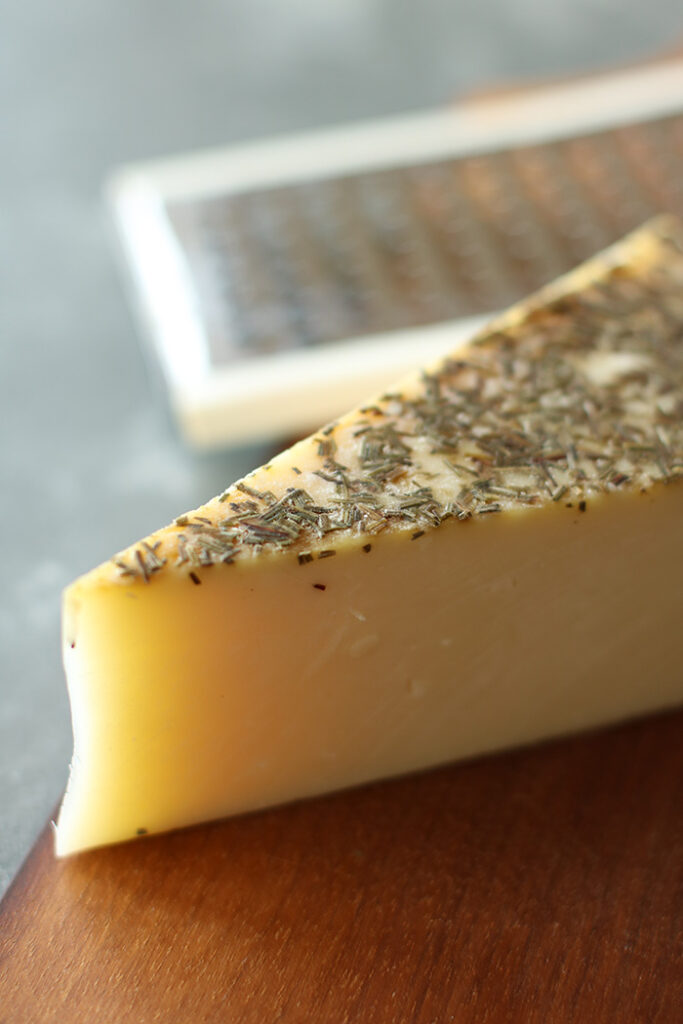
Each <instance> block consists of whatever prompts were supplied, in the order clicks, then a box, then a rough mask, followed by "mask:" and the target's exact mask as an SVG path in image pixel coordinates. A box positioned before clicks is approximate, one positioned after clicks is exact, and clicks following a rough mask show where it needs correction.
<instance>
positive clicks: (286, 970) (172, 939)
mask: <svg viewBox="0 0 683 1024" xmlns="http://www.w3.org/2000/svg"><path fill="white" fill-rule="evenodd" d="M682 1008H683V714H680V713H679V714H674V715H668V716H662V717H658V718H654V719H650V720H648V721H645V722H640V723H637V724H631V725H626V726H622V727H620V728H618V729H614V730H611V731H609V732H604V733H601V734H595V735H591V736H584V737H581V738H577V739H571V740H566V741H563V742H561V743H554V744H551V745H547V746H544V747H540V748H536V749H532V750H525V751H521V752H516V753H512V754H507V755H504V756H499V757H492V758H487V759H484V760H480V761H478V762H473V763H469V764H465V765H460V766H455V767H450V768H446V769H442V770H438V771H435V772H430V773H428V774H425V775H421V776H415V777H412V778H406V779H402V780H399V781H397V782H391V783H385V784H378V785H373V786H368V787H366V788H364V789H361V790H356V791H354V792H349V793H344V794H341V795H337V796H333V797H328V798H325V799H319V800H313V801H310V802H307V803H302V804H299V805H295V806H292V807H288V808H284V809H280V810H274V811H270V812H267V813H262V814H258V815H252V816H250V817H244V818H241V819H234V820H232V821H228V822H223V823H220V824H216V825H212V826H207V827H202V828H196V829H192V830H189V831H186V832H182V833H176V834H173V835H169V836H162V837H155V838H150V839H144V840H141V841H139V842H136V843H130V844H127V845H123V846H119V847H115V848H110V849H106V850H100V851H96V852H93V853H88V854H83V855H81V856H79V857H75V858H72V859H71V860H67V861H61V862H60V861H56V860H54V858H53V855H52V841H51V835H50V831H49V829H46V831H45V833H44V834H43V836H42V837H41V838H40V840H39V842H38V843H37V845H36V847H35V849H34V850H33V852H32V854H31V855H30V857H29V859H28V861H27V862H26V864H25V866H24V868H23V869H22V871H21V873H20V875H19V877H18V878H17V880H16V881H15V883H14V885H13V886H12V888H11V889H10V891H9V893H8V894H7V896H6V898H5V901H4V903H3V904H2V906H1V907H0V1021H2V1024H27V1022H33V1021H36V1022H41V1024H51V1022H59V1024H77V1022H84V1024H85V1022H87V1024H99V1022H107V1024H108V1022H116V1024H128V1022H130V1024H133V1022H135V1024H148V1022H156V1021H163V1022H180V1021H182V1022H192V1024H199V1022H208V1021H216V1022H218V1021H220V1022H221V1024H224V1022H238V1024H243V1022H244V1024H246V1022H249V1024H251V1022H253V1024H268V1022H274V1021H285V1022H302V1024H303V1022H307V1024H308V1022H314V1021H315V1022H330V1024H342V1022H347V1021H348V1022H351V1021H358V1022H363V1024H371V1022H380V1021H381V1022H416V1024H431V1022H438V1024H441V1022H447V1021H455V1022H458V1024H460V1022H475V1021H476V1022H477V1024H481V1022H499V1021H500V1022H506V1021H510V1022H513V1021H515V1022H516V1021H520V1022H524V1024H534V1022H537V1021H538V1022H539V1024H540V1022H543V1024H547V1022H555V1021H561V1022H574V1021H575V1022H581V1024H586V1022H590V1024H596V1022H601V1021H605V1022H609V1024H620V1022H628V1024H638V1022H648V1024H649V1022H662V1024H673V1022H674V1021H678V1020H681V1019H683V1009H682Z"/></svg>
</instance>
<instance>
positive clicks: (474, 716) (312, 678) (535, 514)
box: [56, 220, 683, 855]
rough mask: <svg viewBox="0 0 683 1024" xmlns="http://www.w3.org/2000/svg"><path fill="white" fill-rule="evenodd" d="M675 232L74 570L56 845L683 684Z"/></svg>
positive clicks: (560, 726)
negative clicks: (70, 734) (70, 736)
mask: <svg viewBox="0 0 683 1024" xmlns="http://www.w3.org/2000/svg"><path fill="white" fill-rule="evenodd" d="M682 239H683V233H681V229H680V228H679V227H678V226H677V225H676V224H674V223H672V222H671V221H668V220H663V221H660V222H658V223H655V224H653V225H652V226H650V227H649V228H646V229H643V230H642V231H641V232H640V233H636V234H635V235H633V236H632V237H631V238H630V239H627V240H626V241H625V242H624V243H622V244H621V246H619V247H616V248H615V249H614V250H611V251H610V252H609V253H608V254H606V255H605V256H603V257H601V258H599V259H596V260H594V261H591V263H589V264H587V265H586V266H585V267H584V268H582V269H581V270H580V271H577V272H575V273H574V274H573V275H569V276H568V277H567V278H565V279H563V280H562V281H561V282H558V283H557V284H556V285H554V286H552V287H551V288H550V289H546V290H545V291H544V292H542V293H541V294H540V295H539V296H538V297H536V298H535V299H534V300H531V301H529V302H527V303H525V304H522V305H521V306H519V307H516V308H515V309H514V310H513V311H512V312H511V313H510V314H508V315H507V316H506V317H504V318H502V319H501V320H499V321H498V322H497V323H496V324H495V325H493V326H492V328H491V330H490V331H488V332H486V333H484V334H483V335H481V336H479V337H478V338H477V339H475V340H474V341H473V343H472V345H471V346H470V347H469V348H468V349H467V350H465V351H464V352H463V351H459V352H458V353H457V359H458V362H457V363H452V362H451V363H450V364H446V366H445V367H437V368H432V369H431V370H430V372H429V374H428V375H427V377H426V378H421V377H416V378H414V379H411V380H409V381H405V382H402V383H401V385H400V387H398V388H396V389H394V390H393V391H392V392H391V393H390V394H388V395H385V396H382V397H380V398H378V399H377V400H376V401H375V402H373V403H370V405H369V406H366V407H364V408H363V410H356V411H355V412H353V413H350V414H349V416H347V417H345V418H344V419H343V420H341V421H340V422H339V423H337V424H335V425H332V426H331V427H330V428H328V429H327V430H324V431H321V432H320V433H318V434H316V435H315V436H314V437H313V438H309V439H307V440H306V441H303V442H301V443H300V444H299V445H296V446H295V447H294V448H292V449H290V450H289V451H287V452H284V453H283V454H282V455H280V456H278V457H277V458H276V459H274V460H273V461H272V462H271V463H270V464H268V465H267V466H265V467H262V468H261V469H259V470H257V471H256V472H255V473H253V474H252V475H251V476H250V477H248V478H247V479H246V480H245V481H244V482H243V484H242V485H238V486H237V487H236V488H233V489H231V490H230V491H229V492H226V493H225V494H224V495H222V496H221V497H220V498H216V499H214V500H213V501H211V502H209V504H208V505H206V506H204V507H203V508H202V509H199V510H197V512H195V513H190V514H188V516H187V517H181V519H180V521H179V522H177V523H176V524H173V525H172V526H170V527H167V528H165V529H164V530H161V531H159V532H158V533H157V534H154V535H153V536H152V537H150V538H148V539H147V541H146V542H142V543H141V544H140V545H137V546H134V547H133V548H131V549H130V550H129V551H127V552H124V553H122V554H121V555H120V556H118V557H117V559H116V560H114V561H112V562H109V563H105V564H104V565H103V566H100V567H99V568H98V569H96V570H94V571H93V572H92V573H90V574H88V575H86V576H84V577H82V578H81V579H79V580H77V581H76V582H75V583H74V584H72V586H71V587H70V588H69V589H68V590H67V592H66V595H65V603H64V657H65V665H66V672H67V679H68V686H69V694H70V699H71V706H72V715H73V725H74V742H75V746H74V757H73V763H72V770H71V777H70V780H69V785H68V789H67V794H66V796H65V799H64V803H63V806H62V809H61V813H60V816H59V821H58V823H57V829H56V848H57V853H58V854H60V855H64V854H69V853H72V852H75V851H77V850H81V849H85V848H88V847H92V846H97V845H101V844H104V843H110V842H116V841H120V840H125V839H129V838H132V837H134V836H135V835H137V834H142V833H143V832H144V833H152V832H160V831H164V830H168V829H174V828H178V827H181V826H184V825H189V824H192V823H196V822H201V821H205V820H210V819H214V818H218V817H222V816H225V815H228V814H234V813H239V812H243V811H249V810H253V809H256V808H260V807H264V806H268V805H272V804H277V803H281V802H285V801H289V800H293V799H297V798H301V797H305V796H309V795H311V794H315V793H322V792H327V791H330V790H334V789H337V788H341V787H345V786H351V785H355V784H358V783H362V782H364V781H368V780H371V779H377V778H385V777H389V776H392V775H397V774H400V773H404V772H408V771H413V770H416V769H422V768H426V767H429V766H431V765H435V764H439V763H441V762H444V761H450V760H454V759H457V758H463V757H469V756H472V755H476V754H480V753H484V752H488V751H493V750H498V749H501V748H504V747H507V746H511V745H514V744H521V743H529V742H533V741H536V740H539V739H542V738H545V737H550V736H555V735H559V734H563V733H568V732H573V731H575V730H579V729H583V728H587V727H593V726H597V725H601V724H604V723H608V722H611V721H615V720H618V719H622V718H625V717H628V716H631V715H636V714H641V713H643V712H646V711H651V710H655V709H661V708H666V707H670V706H673V705H675V704H676V703H678V702H680V701H681V700H683V669H682V668H681V666H683V629H681V625H682V623H683V595H682V579H683V572H682V570H683V529H682V528H681V526H682V523H683V480H682V479H681V477H682V474H683V428H682V423H681V420H682V418H683V343H682V342H681V338H682V337H683V254H682V250H683V245H682ZM615 268H616V269H615ZM564 297H569V298H570V299H571V302H570V304H569V306H567V305H566V304H565V305H563V302H564ZM576 301H578V302H579V307H580V308H579V309H578V312H577V309H576V308H574V307H573V305H572V303H575V302H576ZM620 305H621V306H623V307H624V308H623V309H622V310H621V312H620V308H619V307H620ZM596 309H598V312H597V313H596ZM591 325H592V326H591ZM591 331H592V334H591ZM447 442H448V443H447ZM319 474H322V475H319ZM240 486H241V487H242V489H241V490H240V489H239V488H240ZM288 488H291V489H296V490H289V491H288ZM273 531H275V533H274V532H273ZM278 531H279V532H278ZM223 558H228V559H229V563H228V564H224V563H223V562H222V561H221V559H223Z"/></svg>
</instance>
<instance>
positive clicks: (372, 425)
mask: <svg viewBox="0 0 683 1024" xmlns="http://www.w3.org/2000/svg"><path fill="white" fill-rule="evenodd" d="M682 478H683V226H682V225H681V224H680V223H678V222H677V221H675V220H674V219H673V218H668V217H664V218H658V219H657V220H655V221H653V222H650V223H649V224H647V225H645V226H644V227H643V228H641V229H639V230H638V231H637V232H634V233H633V234H632V235H630V236H629V237H627V238H626V239H625V240H623V241H622V242H620V243H618V244H617V245H616V246H614V247H612V248H611V249H609V250H607V252H605V253H604V254H602V255H601V256H598V257H595V258H594V259H593V260H591V261H589V262H588V263H586V264H584V265H583V266H582V267H580V268H579V269H578V270H576V271H574V272H572V273H571V274H569V275H567V276H566V277H564V278H561V279H560V280H558V281H557V282H555V283H554V284H552V285H550V286H548V287H547V288H545V289H543V290H542V291H540V292H539V293H537V294H536V295H535V296H534V297H532V298H531V299H529V300H526V301H525V302H523V303H520V304H519V305H518V306H515V307H513V308H512V309H511V310H510V311H509V312H508V313H507V314H505V315H503V316H502V317H500V318H499V319H497V320H495V321H494V322H493V323H492V324H491V325H490V326H489V327H488V328H487V329H485V330H484V331H482V332H481V333H480V334H479V335H477V336H476V337H475V338H473V339H472V341H471V342H470V343H469V344H468V345H467V346H465V347H462V348H460V349H459V350H458V351H457V352H455V353H454V354H452V355H451V356H450V357H448V358H446V359H444V360H443V361H441V362H440V363H439V364H437V365H436V366H434V367H431V368H429V369H427V370H426V371H424V372H422V373H421V374H419V375H414V376H412V377H410V378H408V379H406V380H405V381H403V382H402V383H401V384H400V385H399V386H397V387H396V388H394V389H392V390H391V391H390V392H387V393H386V394H383V395H381V396H380V397H378V398H377V399H376V400H374V401H372V402H371V403H369V404H367V405H365V406H362V407H361V408H360V409H357V410H355V411H354V412H352V413H350V414H348V415H347V416H346V417H344V418H343V419H341V420H339V421H338V422H335V423H331V424H329V425H327V426H326V427H324V428H323V429H322V430H320V431H319V432H318V433H316V434H314V435H312V436H311V437H309V438H307V439H305V440H304V441H302V442H300V443H299V444H297V445H295V446H294V447H293V448H291V449H289V450H288V451H287V452H284V453H282V454H281V455H279V456H278V457H277V458H276V459H274V460H273V461H272V462H270V463H268V464H267V465H265V466H263V467H261V468H260V469H258V470H256V471H255V472H254V473H252V474H250V475H249V476H248V477H246V478H245V479H244V480H242V481H239V482H238V483H236V484H235V485H234V486H233V487H230V488H228V489H227V490H226V491H224V492H223V493H222V494H221V495H219V496H218V497H217V498H214V499H213V500H212V501H210V502H209V503H208V504H207V505H205V506H203V507H202V508H200V509H198V510H196V511H195V512H192V513H188V514H186V515H182V516H179V517H178V518H177V519H176V520H175V522H174V523H173V524H172V525H171V526H169V527H166V528H164V529H163V530H160V531H158V533H155V534H153V535H152V536H151V537H149V538H147V540H144V541H142V542H140V543H139V544H137V545H134V546H133V547H131V548H129V549H128V550H127V551H125V552H122V553H121V554H119V555H117V556H116V557H115V558H114V559H112V561H111V562H109V563H106V564H105V565H104V566H102V567H101V571H102V572H104V573H106V574H107V576H108V577H111V576H114V577H116V578H118V579H119V580H120V581H121V582H122V583H133V582H143V583H147V582H150V581H153V580H154V578H155V577H156V576H158V575H159V574H160V573H163V572H169V571H173V572H180V573H184V574H186V575H187V577H188V580H189V581H190V582H191V583H193V584H197V583H201V575H202V570H203V569H206V568H207V567H209V566H213V565H217V564H224V565H230V564H232V563H235V562H240V561H245V560H251V559H253V558H255V557H256V556H259V555H276V556H278V557H290V558H293V559H295V560H296V561H297V562H298V563H299V564H301V565H305V564H307V563H308V562H310V561H312V560H313V559H320V558H330V557H333V556H334V555H335V554H336V553H337V552H338V551H340V550H342V549H345V548H347V547H348V546H349V545H351V546H354V547H357V548H359V549H362V550H364V551H368V550H369V549H370V548H371V545H372V543H375V538H378V540H379V538H380V537H381V535H383V534H387V533H396V532H397V531H398V532H403V533H405V534H406V535H407V537H409V538H410V539H411V540H416V541H419V539H420V537H422V536H423V535H424V533H425V532H426V531H429V530H433V529H435V528H437V527H439V526H440V525H441V524H442V523H443V522H444V521H445V520H453V521H455V522H465V521H468V520H476V519H478V518H479V517H482V516H491V515H499V514H506V513H514V512H516V511H519V510H522V509H529V510H532V509H534V508H538V507H542V506H544V505H547V504H548V503H559V504H561V505H563V506H567V507H568V508H570V509H575V510H576V509H578V511H580V512H584V511H586V510H587V509H588V508H589V507H590V504H591V503H592V502H594V501H595V500H599V499H601V498H603V497H604V496H605V495H607V494H609V493H610V492H613V491H626V490H629V489H630V490H638V491H648V490H650V489H651V488H652V487H653V486H655V485H656V484H659V483H667V484H670V483H672V482H674V481H680V480H681V479H682Z"/></svg>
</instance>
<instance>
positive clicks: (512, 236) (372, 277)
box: [109, 62, 683, 445]
mask: <svg viewBox="0 0 683 1024" xmlns="http://www.w3.org/2000/svg"><path fill="white" fill-rule="evenodd" d="M682 166H683V62H671V63H667V64H662V65H659V66H656V67H652V68H647V69H640V70H637V71H632V72H622V73H620V74H612V75H605V76H601V77H599V78H596V79H592V80H590V81H580V82H577V83H572V84H569V85H557V86H553V87H551V88H548V89H545V90H543V91H533V92H531V93H522V94H521V95H517V96H514V95H512V96H509V97H503V98H502V99H497V100H489V101H486V102H478V103H473V104H469V105H466V106H463V107H460V108H458V107H456V108H453V109H450V110H440V111H434V112H428V113H424V114H415V115H411V116H409V117H405V118H398V119H396V118H392V119H386V120H384V121H379V122H375V123H369V124H362V125H357V126H354V127H351V128H343V129H334V130H328V131H325V132H317V133H311V134H309V135H306V136H299V137H296V138H289V139H287V138H284V139H276V140H269V141H265V142H259V143H251V144H249V145H246V146H241V147H231V148H227V149H225V150H220V151H217V152H212V153H205V154H196V155H194V156H187V157H179V158H176V159H173V160H167V161H161V162H157V163H154V164H146V165H139V166H134V167H129V168H126V169H124V170H123V171H121V172H120V173H119V174H117V175H116V176H115V177H114V179H113V180H112V182H111V185H110V189H109V196H110V199H111V203H112V208H113V211H114V215H115V219H116V223H117V225H118V229H119V235H120V238H121V241H122V243H123V251H124V254H125V257H126V262H127V264H128V267H129V269H130V276H131V280H132V282H133V286H134V290H135V293H136V300H137V304H138V306H139V308H140V310H141V312H142V315H143V319H144V321H145V326H146V332H147V334H148V335H149V336H150V337H151V339H152V342H153V347H154V350H155V352H156V354H157V357H158V359H159V361H160V363H161V366H162V368H163V370H164V374H165V378H166V380H167V383H168V386H169V391H170V397H171V404H172V407H173V409H174V410H175V413H176V415H177V418H178V421H179V424H180V427H181V430H182V432H183V433H184V434H185V436H186V437H187V438H188V439H189V440H190V441H191V442H193V443H195V444H198V445H217V444H225V443H230V442H236V441H245V440H251V439H255V438H262V437H265V436H272V435H277V434H283V435H284V434H291V433H295V432H297V431H304V430H306V429H308V428H311V429H312V428H314V427H315V426H317V424H318V423H319V422H321V421H324V420H326V419H330V418H332V417H333V416H334V415H336V414H338V413H339V412H341V411H342V410H343V409H344V408H346V407H347V406H349V405H351V404H354V403H355V402H357V401H362V400H363V399H364V398H365V397H367V396H368V395H370V394H371V393H372V392H373V391H374V390H375V389H378V388H382V387H384V386H385V385H386V384H388V383H390V382H391V381H392V379H393V378H395V377H396V376H397V375H398V374H400V373H402V372H404V371H406V370H408V369H411V368H412V367H414V366H415V365H418V364H420V363H423V362H425V361H428V360H429V359H430V358H436V357H437V356H438V355H439V354H440V353H442V352H444V351H447V350H448V349H449V348H452V347H453V346H454V345H455V344H457V342H458V340H459V339H461V338H464V337H467V336H468V335H470V334H471V333H472V331H473V330H474V329H475V328H476V327H477V326H478V325H480V324H481V322H482V319H486V318H487V317H488V316H490V315H491V314H492V313H493V312H495V311H496V310H499V309H500V308H502V307H505V306H507V305H509V304H510V303H512V302H514V301H515V300H517V299H519V298H522V297H523V296H525V295H526V294H528V293H529V292H531V291H533V290H535V289H537V288H538V287H540V286H541V285H543V284H545V283H546V282H548V281H549V280H551V279H553V278H555V277H557V276H558V275H559V274H561V273H563V272H565V271H567V270H569V269H570V268H571V267H573V266H574V265H575V264H577V263H579V262H580V261H582V260H583V259H585V258H587V257H589V256H591V255H592V254H594V253H595V252H596V251H598V250H600V249H602V248H604V247H605V246H607V245H609V244H610V243H611V242H613V241H615V240H616V239H617V238H619V237H620V236H621V235H623V234H625V233H626V232H627V231H629V230H631V229H632V228H634V227H636V226H637V225H638V224H640V223H642V222H643V221H644V220H646V219H647V218H648V217H650V216H652V215H654V214H656V213H659V212H663V211H669V212H674V213H677V214H679V215H681V216H683V175H682V173H681V167H682Z"/></svg>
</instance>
